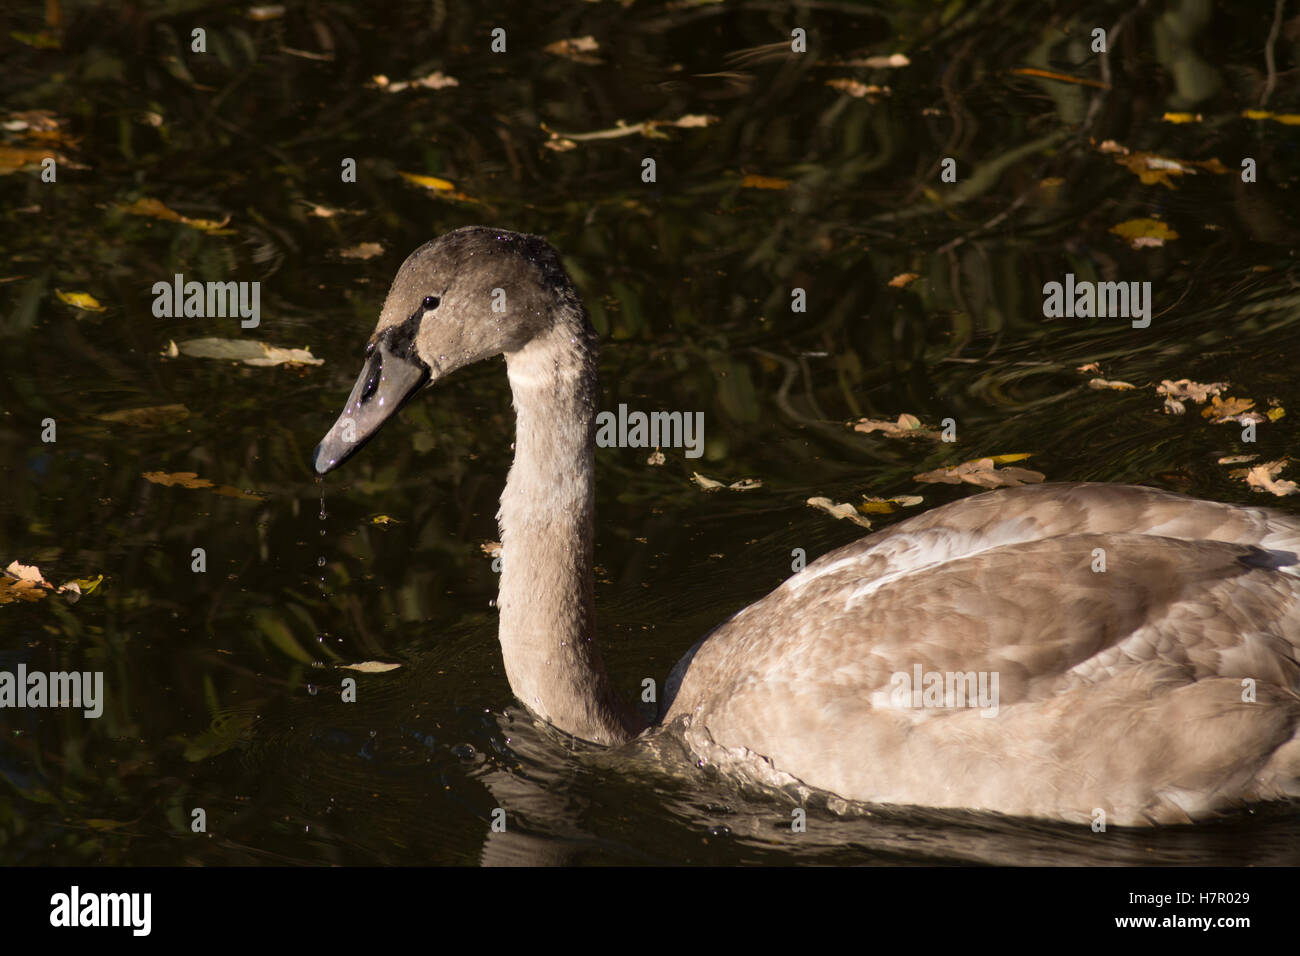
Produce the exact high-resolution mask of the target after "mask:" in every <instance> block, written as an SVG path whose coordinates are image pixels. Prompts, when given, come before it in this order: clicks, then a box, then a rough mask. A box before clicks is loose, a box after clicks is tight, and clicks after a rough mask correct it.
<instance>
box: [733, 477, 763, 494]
mask: <svg viewBox="0 0 1300 956" xmlns="http://www.w3.org/2000/svg"><path fill="white" fill-rule="evenodd" d="M762 487H763V482H762V481H761V480H760V479H758V478H741V479H740V480H739V481H733V482H732V483H731V484H729V485H727V490H728V491H753V490H754V489H755V488H762Z"/></svg>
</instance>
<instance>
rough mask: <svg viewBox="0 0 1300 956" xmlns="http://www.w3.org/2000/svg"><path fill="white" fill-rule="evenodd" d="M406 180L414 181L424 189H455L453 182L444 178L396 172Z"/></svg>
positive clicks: (440, 190)
mask: <svg viewBox="0 0 1300 956" xmlns="http://www.w3.org/2000/svg"><path fill="white" fill-rule="evenodd" d="M398 175H400V176H401V177H402V178H403V179H405V180H406V181H407V182H412V183H415V185H417V186H423V187H424V188H425V189H433V190H435V191H437V192H450V191H451V190H453V189H455V188H456V186H455V184H453V183H451V182H449V181H448V180H446V179H439V178H438V177H437V176H420V175H418V174H417V173H403V172H400V171H399V173H398Z"/></svg>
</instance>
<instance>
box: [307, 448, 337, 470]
mask: <svg viewBox="0 0 1300 956" xmlns="http://www.w3.org/2000/svg"><path fill="white" fill-rule="evenodd" d="M324 449H325V443H324V442H321V443H320V444H319V445H317V446H316V450H315V451H313V452H312V453H311V466H312V468H313V469H314V470H315V472H316V474H318V475H323V474H325V473H326V472H327V471H329V470H330V469H331V468H333V467H334V462H332V461H330V460H329V459H328V458H326V456H325V450H324Z"/></svg>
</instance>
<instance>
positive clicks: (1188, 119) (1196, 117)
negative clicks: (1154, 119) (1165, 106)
mask: <svg viewBox="0 0 1300 956" xmlns="http://www.w3.org/2000/svg"><path fill="white" fill-rule="evenodd" d="M1160 118H1161V119H1162V120H1164V121H1165V122H1166V123H1199V122H1200V121H1201V119H1202V116H1201V114H1200V113H1166V114H1165V115H1164V116H1162V117H1160Z"/></svg>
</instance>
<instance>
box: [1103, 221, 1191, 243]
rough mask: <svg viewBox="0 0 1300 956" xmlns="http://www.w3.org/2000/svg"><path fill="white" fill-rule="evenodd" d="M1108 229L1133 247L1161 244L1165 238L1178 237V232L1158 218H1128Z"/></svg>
mask: <svg viewBox="0 0 1300 956" xmlns="http://www.w3.org/2000/svg"><path fill="white" fill-rule="evenodd" d="M1108 231H1109V232H1113V233H1114V234H1115V235H1117V236H1119V237H1121V238H1123V239H1127V240H1128V241H1129V244H1130V245H1131V246H1132V247H1133V248H1134V249H1141V248H1143V247H1146V246H1163V245H1164V244H1165V241H1166V240H1171V239H1177V238H1178V233H1177V232H1175V231H1174V230H1173V229H1170V228H1169V226H1168V225H1166V224H1165V223H1163V222H1161V221H1160V220H1159V219H1129V220H1127V221H1125V222H1121V223H1119V224H1117V225H1114V226H1111V227H1110V229H1109V230H1108Z"/></svg>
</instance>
